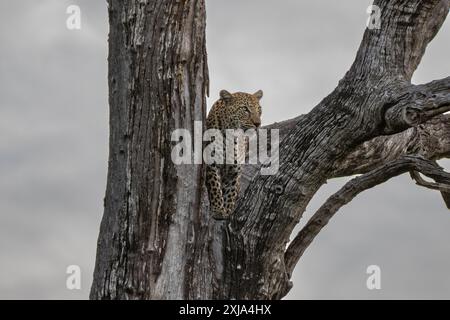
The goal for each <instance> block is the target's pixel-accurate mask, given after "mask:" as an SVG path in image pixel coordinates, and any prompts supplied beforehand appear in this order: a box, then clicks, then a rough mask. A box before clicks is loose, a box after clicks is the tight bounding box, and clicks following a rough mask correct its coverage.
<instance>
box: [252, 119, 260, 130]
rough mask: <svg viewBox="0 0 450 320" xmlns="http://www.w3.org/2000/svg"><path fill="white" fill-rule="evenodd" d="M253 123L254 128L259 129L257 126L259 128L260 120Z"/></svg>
mask: <svg viewBox="0 0 450 320" xmlns="http://www.w3.org/2000/svg"><path fill="white" fill-rule="evenodd" d="M253 123H254V124H255V126H256V127H257V128H259V126H261V121H260V120H256V121H254V122H253Z"/></svg>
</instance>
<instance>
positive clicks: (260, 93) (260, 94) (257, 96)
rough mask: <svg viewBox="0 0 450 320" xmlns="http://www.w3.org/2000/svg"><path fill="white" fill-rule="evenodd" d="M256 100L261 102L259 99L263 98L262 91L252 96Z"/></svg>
mask: <svg viewBox="0 0 450 320" xmlns="http://www.w3.org/2000/svg"><path fill="white" fill-rule="evenodd" d="M253 95H254V96H255V97H256V98H257V99H258V100H261V98H262V97H263V92H262V90H258V91H256V92H255V93H254V94H253Z"/></svg>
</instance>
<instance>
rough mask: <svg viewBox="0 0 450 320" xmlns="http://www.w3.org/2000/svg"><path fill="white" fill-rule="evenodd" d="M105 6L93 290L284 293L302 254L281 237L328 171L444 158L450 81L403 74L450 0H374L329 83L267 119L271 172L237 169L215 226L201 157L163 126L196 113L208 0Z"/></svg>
mask: <svg viewBox="0 0 450 320" xmlns="http://www.w3.org/2000/svg"><path fill="white" fill-rule="evenodd" d="M108 4H109V17H110V35H109V92H110V98H109V103H110V155H109V168H108V181H107V190H106V198H105V210H104V216H103V220H102V224H101V229H100V235H99V239H98V248H97V260H96V267H95V272H94V282H93V284H92V289H91V298H92V299H183V298H184V299H199V298H203V299H217V298H223V299H279V298H282V297H283V296H284V295H285V294H286V293H287V292H288V291H289V289H290V287H291V286H292V284H291V282H290V276H291V272H292V269H293V267H294V266H295V263H296V262H297V261H298V259H296V258H295V259H293V258H288V259H287V260H286V255H287V256H291V257H294V255H290V254H287V253H286V246H287V243H288V242H289V237H290V236H291V233H292V230H293V228H294V226H295V225H296V224H297V223H298V221H299V219H300V218H301V216H302V214H303V212H304V210H305V208H306V206H307V204H308V203H309V201H310V199H311V198H312V196H313V195H314V194H315V193H316V192H317V190H318V189H319V188H320V187H321V186H322V185H323V184H324V183H325V182H326V180H327V179H330V178H333V177H336V176H344V175H352V174H355V173H367V172H369V171H372V170H377V167H380V166H383V165H385V164H386V162H387V161H391V160H395V159H399V158H401V157H403V156H405V155H408V154H410V153H415V154H419V155H422V156H424V157H425V158H428V159H432V160H435V159H439V158H442V157H448V156H449V155H450V152H449V150H450V140H449V138H448V137H449V136H450V135H449V134H448V133H449V130H450V129H449V127H450V125H449V122H450V121H449V116H448V115H440V114H441V113H444V112H445V111H447V110H449V99H450V88H449V81H450V80H449V78H445V79H441V80H438V81H434V82H431V83H429V84H424V85H420V86H414V85H412V84H411V82H410V80H411V77H412V75H413V73H414V70H415V69H416V68H417V66H418V64H419V63H420V60H421V58H422V56H423V54H424V51H425V48H426V46H427V45H428V43H429V42H430V41H431V40H432V38H433V37H434V35H435V34H436V33H437V32H438V30H439V28H440V27H441V25H442V23H443V22H444V20H445V17H446V15H447V13H448V11H449V8H450V1H449V0H391V1H388V0H377V1H375V3H374V4H375V5H378V6H379V7H380V9H381V29H372V30H366V32H365V34H364V37H363V40H362V42H361V45H360V48H359V50H358V53H357V56H356V59H355V61H354V63H353V65H352V67H351V68H350V70H349V71H348V72H347V73H346V75H345V76H344V78H343V79H342V80H341V81H340V82H339V84H338V86H337V88H336V89H335V90H334V91H333V92H332V93H331V94H330V95H328V96H327V97H326V98H325V99H323V100H322V101H321V102H320V103H319V104H318V105H317V106H316V107H315V108H314V109H312V110H311V112H309V113H308V114H306V115H302V116H299V117H297V118H295V119H292V120H289V121H286V122H283V123H280V124H274V125H273V126H271V127H279V128H281V129H282V132H281V134H282V136H283V139H282V141H281V145H280V150H279V151H280V170H279V172H278V173H277V174H275V175H272V176H260V175H259V174H257V168H252V167H246V168H245V171H244V173H245V177H244V179H243V182H244V188H243V189H244V191H243V193H242V194H241V196H240V199H239V202H238V205H237V208H236V210H235V213H234V215H233V216H232V218H231V220H230V221H226V222H215V221H214V220H212V219H210V214H209V208H208V201H207V197H206V193H205V191H206V190H205V188H204V181H203V177H204V172H203V171H204V170H203V167H202V165H180V166H176V165H174V164H173V163H172V162H171V160H170V159H171V157H170V152H171V146H172V144H171V142H170V134H171V132H172V131H173V130H174V129H176V128H186V129H187V130H189V132H191V134H194V125H193V123H194V121H195V120H200V121H201V120H203V119H205V110H206V107H205V95H206V93H207V88H208V70H207V63H206V49H205V48H206V45H205V8H204V0H161V1H148V0H140V1H138V0H134V1H119V0H109V1H108ZM388 135H389V136H388ZM380 155H381V156H380ZM402 159H403V158H402ZM416 169H417V168H416ZM368 174H370V173H368ZM311 235H313V234H310V235H308V236H309V237H310V236H311ZM306 247H307V245H306V246H304V247H303V248H302V250H304V249H306ZM291 248H292V247H291Z"/></svg>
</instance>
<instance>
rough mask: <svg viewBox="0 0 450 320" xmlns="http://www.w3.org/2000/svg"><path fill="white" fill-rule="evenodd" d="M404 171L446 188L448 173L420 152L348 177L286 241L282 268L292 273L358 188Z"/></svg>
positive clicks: (378, 182)
mask: <svg viewBox="0 0 450 320" xmlns="http://www.w3.org/2000/svg"><path fill="white" fill-rule="evenodd" d="M408 171H416V172H421V173H422V174H424V175H426V176H428V177H430V178H432V179H434V180H435V181H436V183H437V184H439V185H440V186H445V189H446V190H448V188H450V173H447V172H445V171H444V170H443V169H442V168H441V167H439V166H438V165H437V164H436V163H434V162H433V161H430V160H427V159H425V158H423V157H420V156H404V157H402V158H400V159H397V160H395V161H392V162H390V163H387V164H385V165H383V166H381V167H379V168H377V169H375V170H373V171H371V172H369V173H366V174H363V175H361V176H359V177H356V178H354V179H352V180H350V181H349V182H347V183H346V184H345V185H344V186H343V187H342V188H341V189H340V190H339V191H338V192H336V193H335V194H334V195H332V196H331V197H330V198H328V200H327V201H326V202H325V203H324V204H323V205H322V206H321V207H320V208H319V210H318V211H317V212H316V213H315V214H314V215H313V216H312V217H311V219H310V220H309V221H308V222H307V224H306V225H305V227H304V228H303V229H302V230H301V231H300V232H299V233H298V235H297V236H296V237H295V238H294V240H293V241H292V242H291V243H290V245H289V246H288V248H287V250H286V253H285V265H286V271H287V272H288V273H289V274H292V271H293V270H294V267H295V265H296V264H297V262H298V260H299V259H300V257H301V256H302V255H303V253H304V252H305V250H306V248H307V247H308V246H309V245H310V244H311V242H312V241H313V239H314V238H315V237H316V236H317V234H318V233H319V232H320V231H321V230H322V228H323V227H325V226H326V225H327V223H328V221H330V219H331V218H332V217H333V216H334V214H335V213H336V212H337V211H338V210H339V209H340V208H341V207H342V206H344V205H345V204H347V203H349V202H350V201H351V200H352V199H353V198H355V197H356V196H357V195H358V194H360V193H361V192H363V191H365V190H367V189H370V188H373V187H374V186H376V185H379V184H381V183H384V182H386V181H387V180H389V179H390V178H393V177H395V176H398V175H400V174H402V173H405V172H408Z"/></svg>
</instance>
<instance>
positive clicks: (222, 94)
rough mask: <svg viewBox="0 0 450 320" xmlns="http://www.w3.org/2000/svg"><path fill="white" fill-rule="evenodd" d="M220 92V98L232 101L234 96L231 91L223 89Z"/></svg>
mask: <svg viewBox="0 0 450 320" xmlns="http://www.w3.org/2000/svg"><path fill="white" fill-rule="evenodd" d="M219 94H220V98H221V99H223V100H225V101H230V100H231V98H233V95H232V94H231V93H229V92H228V91H227V90H221V91H220V93H219Z"/></svg>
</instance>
